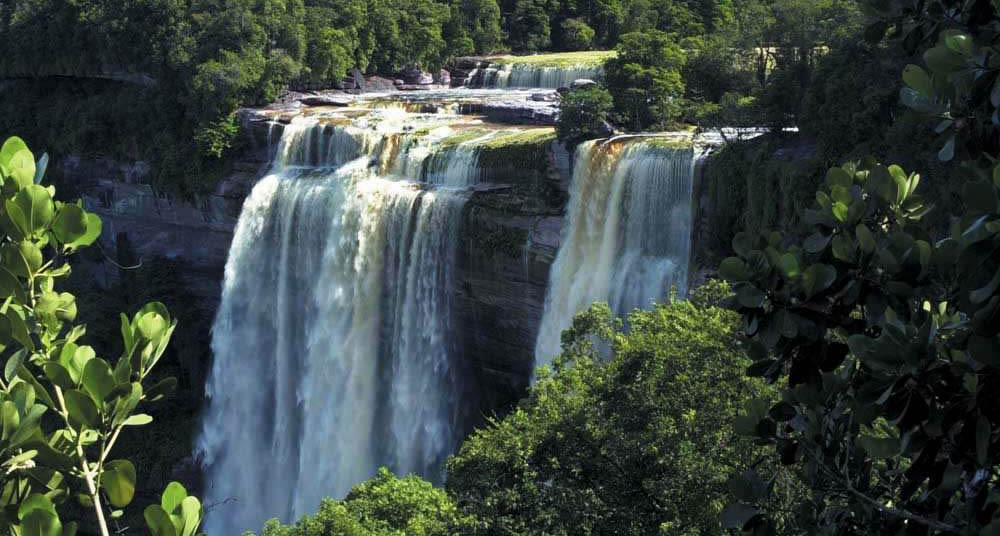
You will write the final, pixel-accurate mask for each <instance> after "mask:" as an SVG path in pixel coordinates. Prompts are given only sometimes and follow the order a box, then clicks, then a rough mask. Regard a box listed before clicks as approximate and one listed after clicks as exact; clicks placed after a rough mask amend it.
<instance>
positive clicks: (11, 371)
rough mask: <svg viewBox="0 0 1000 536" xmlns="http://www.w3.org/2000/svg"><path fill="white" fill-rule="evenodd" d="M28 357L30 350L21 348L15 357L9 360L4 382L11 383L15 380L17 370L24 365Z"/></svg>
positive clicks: (4, 371) (4, 370)
mask: <svg viewBox="0 0 1000 536" xmlns="http://www.w3.org/2000/svg"><path fill="white" fill-rule="evenodd" d="M27 357H28V350H26V349H24V348H21V349H20V350H18V351H17V352H15V353H14V355H12V356H10V358H9V359H7V366H5V367H4V369H3V378H4V381H6V382H7V383H10V380H11V379H13V378H14V376H15V375H16V374H17V369H18V367H20V366H21V365H23V364H24V360H25V359H27Z"/></svg>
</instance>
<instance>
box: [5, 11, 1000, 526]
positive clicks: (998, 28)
mask: <svg viewBox="0 0 1000 536" xmlns="http://www.w3.org/2000/svg"><path fill="white" fill-rule="evenodd" d="M998 38H1000V4H998V3H997V2H995V1H992V2H991V1H990V0H125V1H120V0H115V1H112V0H73V1H66V0H14V1H12V2H5V3H3V5H0V88H2V89H3V98H2V99H0V118H3V119H2V122H0V134H2V135H3V137H4V139H7V141H6V143H4V145H3V146H2V149H0V193H2V196H3V199H4V203H3V204H2V206H0V227H2V229H3V233H4V234H3V240H2V244H0V268H2V269H0V287H3V289H4V291H5V294H6V298H5V301H4V303H3V305H2V306H0V360H2V362H3V363H4V364H5V366H4V369H3V374H2V378H0V418H2V425H3V430H2V437H0V465H2V469H3V470H2V471H0V530H3V531H4V532H7V533H9V534H11V535H18V536H29V535H30V536H73V535H74V534H77V533H80V534H101V535H102V536H110V534H112V533H124V534H133V533H135V534H139V533H142V534H153V535H155V536H191V535H195V534H199V533H200V531H201V530H204V521H205V519H206V517H207V516H211V515H212V510H213V509H216V508H224V507H225V505H224V504H209V503H206V502H205V500H204V498H201V499H199V498H198V497H196V495H197V493H198V492H200V491H201V490H190V494H189V490H188V489H186V488H185V487H184V486H183V485H181V484H180V483H178V482H171V483H169V484H167V485H166V486H165V489H157V490H156V495H155V497H154V498H153V499H152V500H150V499H149V497H148V496H146V495H148V494H146V495H143V494H142V492H144V491H146V490H145V486H144V483H143V478H144V477H143V470H144V467H143V463H142V462H141V461H139V460H140V459H142V456H144V455H145V454H144V453H143V452H142V450H141V447H136V445H137V444H139V445H141V442H140V443H132V442H130V440H129V439H128V437H129V435H132V436H133V437H136V436H141V434H143V430H157V431H158V432H157V433H160V432H162V433H163V434H165V435H170V434H172V433H176V434H177V435H179V436H180V437H182V438H183V440H184V441H188V440H190V438H189V437H188V436H190V435H191V433H192V432H190V430H189V429H190V428H192V427H193V426H194V425H192V424H190V423H187V424H182V425H178V422H179V421H185V422H186V421H189V420H193V419H194V418H193V417H190V416H189V415H188V413H185V414H184V416H183V417H176V418H170V417H169V416H166V415H165V414H166V413H168V411H163V410H161V411H157V410H156V409H155V408H156V407H157V404H159V405H160V407H166V408H168V409H169V408H171V407H172V406H170V405H169V404H170V402H169V400H170V397H171V396H175V391H176V390H177V388H178V384H179V382H178V379H177V378H175V377H174V376H177V375H179V374H180V375H183V374H187V373H186V372H184V371H185V370H186V369H185V368H184V366H182V364H180V362H179V361H178V359H181V358H179V357H178V356H177V352H179V350H177V349H176V346H177V341H176V340H175V341H174V343H173V344H171V342H170V341H171V338H172V337H173V335H174V331H175V328H177V326H178V322H180V323H181V324H183V322H184V316H185V315H186V314H187V311H184V310H182V312H181V313H180V314H178V313H177V312H176V311H175V313H174V315H172V314H171V312H169V311H168V310H167V307H166V306H165V305H163V304H162V303H160V302H159V301H152V302H151V303H149V304H145V305H143V304H141V303H139V301H140V298H143V299H144V298H146V297H147V295H150V294H155V292H153V291H151V290H149V289H148V288H144V284H143V283H142V282H137V281H136V280H132V279H124V280H123V282H122V283H120V284H119V285H118V286H117V287H115V292H116V293H120V294H121V295H120V296H119V295H115V296H101V295H100V294H99V291H97V292H98V295H97V296H96V297H95V296H93V295H92V294H93V293H94V292H95V291H94V290H93V289H89V290H87V289H81V288H80V282H79V281H77V282H74V284H73V286H69V285H68V284H67V281H68V279H69V277H70V272H71V267H72V266H75V263H77V260H78V259H80V258H81V257H82V256H83V255H85V254H87V253H88V251H90V252H93V251H94V250H95V249H99V248H100V247H101V246H99V244H98V242H97V241H98V237H99V236H100V234H101V232H102V222H101V218H100V217H98V216H97V215H96V214H94V213H92V210H93V209H92V207H88V206H85V205H84V203H82V202H71V201H70V200H68V199H63V198H62V197H60V196H58V195H57V191H56V187H55V186H51V185H50V183H52V181H50V180H49V179H47V177H46V173H47V171H48V170H47V167H48V163H49V156H48V155H59V154H74V155H89V156H100V157H108V158H117V159H122V160H142V161H146V162H149V163H150V164H151V169H152V170H153V171H152V181H153V187H154V188H155V191H156V192H157V195H163V196H166V195H171V196H177V197H178V198H179V199H185V198H188V199H189V198H198V196H200V195H203V194H205V193H206V192H208V191H210V190H211V189H212V188H214V187H215V184H216V182H217V181H218V180H219V178H220V177H221V176H222V175H224V174H225V173H227V172H228V171H230V168H231V162H230V160H229V159H230V157H231V155H232V154H234V153H235V152H238V151H240V150H241V149H243V148H244V147H243V145H245V144H246V143H247V142H246V136H245V132H243V129H244V128H245V127H244V125H241V124H240V123H239V121H238V119H237V111H238V110H240V109H241V108H244V107H253V106H264V105H267V104H269V103H272V102H275V101H277V100H280V99H281V97H282V95H284V94H286V92H288V91H310V90H314V89H327V88H334V87H340V85H341V84H342V83H343V82H344V80H345V78H347V77H348V76H351V73H352V71H354V70H358V71H360V72H361V73H364V74H366V75H372V76H381V77H387V78H390V79H391V78H394V77H397V76H398V75H399V73H401V72H402V71H404V70H406V69H408V68H411V67H414V66H415V67H416V68H417V69H420V70H426V71H429V72H438V71H440V70H441V69H442V68H446V67H448V66H449V65H451V64H453V62H454V61H455V59H456V58H459V57H465V56H477V57H479V56H481V57H488V56H492V55H500V54H512V55H515V56H520V55H529V54H534V53H541V52H576V51H587V50H614V51H615V54H614V55H613V56H611V57H610V58H609V59H607V60H606V61H605V62H604V63H603V64H602V66H601V69H602V76H601V77H600V79H599V80H598V83H597V84H587V85H586V87H584V88H582V89H573V90H568V91H565V92H562V90H560V93H561V97H560V100H559V104H558V108H559V119H558V122H557V123H556V124H555V133H556V135H557V136H558V140H559V142H560V143H561V144H563V145H564V146H565V147H566V148H567V149H568V150H569V151H570V153H571V154H573V151H574V150H576V151H577V153H576V154H578V155H579V154H582V153H580V151H588V150H595V149H594V148H593V146H592V145H589V144H590V143H593V142H592V140H595V139H597V138H606V137H607V134H608V133H609V132H611V133H616V134H617V135H619V136H621V137H628V136H629V135H630V134H636V133H638V134H641V135H647V134H648V133H651V132H664V131H674V132H681V131H690V132H695V133H699V134H700V133H702V132H718V133H719V136H721V138H722V141H721V142H720V143H719V145H718V147H716V148H715V149H714V151H713V153H712V154H711V155H710V156H709V157H708V159H707V163H706V164H705V171H704V172H703V175H702V178H701V181H702V183H701V186H699V188H700V189H701V190H700V192H701V193H702V195H703V198H704V199H707V200H709V201H708V202H709V204H710V205H711V210H709V211H708V212H707V215H705V216H704V217H702V218H701V220H700V225H702V226H704V227H705V228H704V229H699V230H697V231H698V232H699V233H700V234H701V236H704V237H706V238H705V239H704V240H702V241H701V242H700V245H699V247H698V250H697V251H694V252H692V260H691V263H692V265H697V267H698V268H700V271H699V275H698V277H697V278H695V277H691V279H692V280H694V279H698V281H697V283H696V284H694V285H692V287H691V289H690V290H689V291H688V292H687V293H686V295H684V296H678V294H677V291H676V289H674V290H672V291H670V292H668V293H667V294H665V295H659V296H657V301H658V303H657V304H656V305H655V306H652V307H649V308H646V309H645V310H642V309H639V310H635V311H632V312H626V313H625V314H621V313H620V312H618V311H616V310H613V309H614V307H613V304H611V305H609V303H607V302H608V301H610V299H609V300H604V302H603V303H602V302H601V301H598V302H597V303H594V304H593V305H590V306H588V307H587V308H586V309H585V310H583V311H581V312H579V314H577V315H576V316H575V317H574V318H573V319H572V324H571V325H570V327H569V328H568V329H566V330H565V331H563V332H562V335H561V339H560V343H561V353H560V355H559V356H558V357H556V358H555V359H554V360H553V361H552V362H551V363H550V364H546V365H544V366H541V367H540V368H538V369H537V371H536V372H534V374H533V376H532V377H531V385H530V387H529V388H528V389H527V390H526V392H524V393H522V395H523V396H521V397H519V400H517V401H516V403H515V404H512V405H511V406H510V407H507V408H505V409H504V410H503V411H498V412H497V413H495V414H492V415H485V416H484V417H483V419H482V421H483V422H482V423H481V426H479V427H478V428H476V429H475V430H474V431H472V433H471V434H470V435H468V437H464V438H463V439H462V441H461V442H460V445H459V447H458V448H457V450H456V451H455V452H453V453H450V454H451V455H449V456H448V457H447V459H446V461H445V462H444V463H443V466H442V467H441V468H440V472H441V473H442V475H443V476H442V478H436V477H435V476H434V475H431V476H428V475H416V474H395V473H394V472H393V471H391V470H390V469H391V468H382V469H379V470H378V471H377V473H375V474H374V476H373V477H372V478H371V479H369V480H366V481H364V482H361V483H358V484H357V485H355V486H353V487H352V489H351V490H350V492H349V493H347V494H346V496H344V497H330V498H328V499H325V500H323V502H322V504H321V505H320V507H319V509H318V511H315V512H314V513H309V514H307V515H304V516H301V517H300V518H299V519H273V520H271V521H268V522H266V524H264V525H263V526H260V527H254V528H253V529H252V532H248V533H247V535H248V536H252V535H253V534H260V535H261V536H321V535H345V536H346V535H351V536H367V535H372V536H375V535H378V536H389V535H393V536H395V535H405V536H411V535H412V536H445V535H466V534H468V535H482V536H487V535H488V536H501V535H546V536H549V535H551V536H558V535H570V534H593V535H605V534H608V535H610V534H628V535H650V534H659V535H663V536H668V535H669V536H693V535H736V534H741V535H752V536H767V535H789V536H791V535H813V534H822V535H830V536H833V535H837V536H841V535H868V534H887V535H913V536H929V535H949V534H955V535H968V536H998V535H1000V471H998V467H1000V462H998V460H1000V160H998V159H1000V41H998ZM286 123H288V122H286ZM375 128H376V127H371V130H375ZM8 135H9V136H12V137H10V138H9V139H8V138H7V136H8ZM15 136H16V137H15ZM531 139H533V138H531ZM522 140H523V139H522ZM465 141H468V140H467V139H465V138H463V139H462V142H465ZM310 143H312V142H310ZM525 143H527V142H525ZM460 144H461V143H459V142H456V143H455V145H460ZM497 145H499V144H497ZM803 146H807V149H801V148H802V147H803ZM796 152H798V153H805V156H796V155H793V156H790V157H789V156H787V154H788V153H796ZM43 154H44V156H42V155H43ZM532 154H534V153H532ZM583 154H585V153H583ZM539 159H541V158H539ZM364 167H367V168H376V167H377V166H376V163H375V162H374V161H373V162H371V163H368V162H366V165H365V166H364ZM524 173H525V174H527V173H528V172H527V171H525V172H524ZM53 184H56V183H53ZM57 184H58V188H59V191H60V192H62V191H63V190H69V191H70V192H74V190H73V186H72V185H64V184H62V183H57ZM360 197H361V195H360V194H359V195H358V198H360ZM570 202H571V203H572V200H571V201H570ZM248 203H249V201H248ZM345 203H347V201H345ZM428 203H429V202H428ZM417 205H418V206H419V203H417ZM248 206H249V205H248ZM300 210H301V209H300ZM517 210H524V207H523V206H522V207H517V208H515V209H510V211H511V212H517ZM303 212H304V211H303ZM303 217H304V216H303ZM412 217H413V218H415V216H412ZM343 219H344V221H347V216H343ZM344 225H345V226H348V225H347V224H344ZM657 231H658V232H662V233H663V234H667V233H668V232H669V229H666V228H663V229H657ZM689 234H690V233H689ZM563 237H564V240H566V235H565V232H564V235H563ZM414 240H415V239H410V241H411V242H412V241H414ZM301 241H302V242H303V243H304V242H306V241H307V239H306V238H301ZM355 242H357V240H355ZM233 247H234V251H235V248H236V246H235V245H234V246H233ZM247 247H249V246H247ZM345 247H346V246H341V249H343V248H345ZM515 249H516V248H515ZM271 253H272V252H270V251H268V250H265V249H264V247H263V246H260V252H252V254H251V256H260V257H263V256H267V255H270V254H271ZM515 253H516V254H518V255H520V254H521V252H520V251H519V250H517V251H515ZM230 255H231V257H230V264H229V265H227V274H226V277H227V279H226V283H227V285H228V284H229V283H230V279H229V278H231V277H232V275H231V274H229V273H228V271H229V270H230V268H229V267H230V266H232V262H233V258H234V256H233V255H235V254H234V253H231V254H230ZM524 255H525V259H527V253H525V254H524ZM436 260H438V261H440V263H441V264H442V265H444V264H446V261H445V260H443V258H441V259H436ZM448 262H450V261H448ZM357 264H358V265H361V264H363V263H361V262H360V261H359V262H357ZM525 264H527V260H525ZM164 266H166V265H164ZM253 266H254V267H256V265H253ZM164 269H165V270H168V271H169V269H167V268H164ZM554 269H555V268H553V270H554ZM527 270H528V269H527V268H525V271H526V272H527ZM258 271H260V272H265V271H266V270H265V269H259V270H258ZM306 275H307V276H311V275H312V274H306ZM685 275H686V274H685ZM317 277H319V276H317ZM226 288H227V291H230V292H238V291H242V292H246V289H245V288H238V289H237V290H236V291H231V290H230V289H229V287H228V286H227V287H226ZM685 288H686V283H685ZM67 290H70V291H72V292H73V293H71V292H68V291H67ZM338 292H344V291H343V290H342V289H340V290H338ZM386 292H388V291H386ZM74 293H76V294H78V295H79V299H78V296H76V295H74ZM85 294H86V296H85ZM78 304H79V305H80V311H79V312H78V310H77V305H78ZM88 306H89V307H91V309H92V310H91V311H90V312H87V311H85V310H84V309H85V307H88ZM119 306H120V307H122V308H126V307H127V308H129V309H130V310H128V311H125V312H123V313H122V314H121V315H120V317H119V315H118V313H119V311H118V310H114V311H110V310H108V309H112V308H115V307H119ZM309 307H310V305H308V304H303V305H301V308H302V309H303V310H305V309H308V308H309ZM172 308H173V307H172ZM277 314H280V312H278V313H277ZM220 315H221V313H220ZM355 316H360V313H356V314H355ZM355 316H350V318H352V319H353V318H355ZM220 318H221V316H220ZM331 322H332V321H331ZM84 323H86V324H87V325H86V326H85V325H84ZM383 329H386V328H383ZM213 330H215V331H216V332H221V331H223V328H222V327H218V326H217V327H215V328H213ZM304 336H305V337H308V336H309V334H305V335H304ZM87 337H90V338H91V339H93V340H94V341H95V342H92V343H91V344H93V347H92V346H89V345H87V344H85V343H84V341H85V340H87ZM310 341H312V339H310ZM168 345H170V349H171V350H170V351H168ZM275 351H276V352H277V351H278V350H275ZM116 354H117V355H116ZM113 355H114V357H112V356H113ZM157 365H159V367H157ZM193 381H194V380H192V379H191V378H186V377H184V378H181V380H180V384H181V386H182V388H184V389H188V388H189V387H188V384H189V383H192V382H193ZM201 381H202V382H204V381H205V380H204V379H202V380H201ZM232 381H236V379H232ZM247 381H254V382H259V383H260V385H261V387H260V389H265V390H266V389H267V388H266V387H264V383H265V379H263V378H251V379H249V380H247ZM345 385H346V384H345ZM194 391H198V389H194ZM275 396H276V398H278V395H275ZM298 396H299V397H300V398H299V401H298V403H299V404H300V405H301V404H303V402H302V399H303V398H304V396H303V395H301V393H299V395H298ZM150 408H154V409H150ZM151 415H152V416H151ZM164 417H165V418H164ZM161 421H164V422H165V424H161ZM161 426H162V427H163V428H158V427H161ZM178 426H179V428H174V427H178ZM180 428H183V430H184V431H183V432H181V431H178V430H179V429H180ZM289 433H291V432H289ZM119 437H122V438H123V439H122V442H119ZM158 437H159V436H158ZM275 441H277V440H275ZM171 445H173V443H171ZM181 448H182V449H183V448H187V447H181ZM276 463H277V462H276ZM270 470H271V468H267V467H253V466H248V467H245V471H247V472H258V471H259V472H266V471H270ZM158 484H159V482H157V485H158ZM137 490H139V492H137ZM288 500H289V501H290V500H291V498H288ZM278 515H279V514H278V512H275V513H274V516H275V517H277V516H278ZM265 519H267V518H265ZM209 536H214V534H211V533H210V534H209Z"/></svg>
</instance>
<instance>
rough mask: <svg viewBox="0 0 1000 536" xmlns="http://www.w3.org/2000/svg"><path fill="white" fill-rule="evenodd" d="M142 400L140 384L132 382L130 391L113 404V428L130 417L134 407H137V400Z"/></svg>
mask: <svg viewBox="0 0 1000 536" xmlns="http://www.w3.org/2000/svg"><path fill="white" fill-rule="evenodd" d="M141 399H142V384H140V383H139V382H132V386H131V389H129V392H128V395H127V396H122V397H121V398H119V399H118V401H117V402H115V410H114V415H113V419H114V420H113V422H114V425H115V426H118V425H120V424H122V423H124V422H125V421H126V420H127V419H128V418H129V417H130V416H132V412H133V411H135V408H136V406H138V405H139V400H141Z"/></svg>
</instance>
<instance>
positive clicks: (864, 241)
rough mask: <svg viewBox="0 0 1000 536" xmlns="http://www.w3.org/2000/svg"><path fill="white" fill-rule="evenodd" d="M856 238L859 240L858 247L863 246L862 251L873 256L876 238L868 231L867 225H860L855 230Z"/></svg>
mask: <svg viewBox="0 0 1000 536" xmlns="http://www.w3.org/2000/svg"><path fill="white" fill-rule="evenodd" d="M854 234H855V236H857V238H858V245H859V246H861V251H863V252H865V253H866V254H871V253H874V252H875V247H876V244H875V236H874V235H872V232H871V231H870V230H868V226H866V225H865V224H863V223H862V224H859V225H858V226H857V228H856V229H855V230H854Z"/></svg>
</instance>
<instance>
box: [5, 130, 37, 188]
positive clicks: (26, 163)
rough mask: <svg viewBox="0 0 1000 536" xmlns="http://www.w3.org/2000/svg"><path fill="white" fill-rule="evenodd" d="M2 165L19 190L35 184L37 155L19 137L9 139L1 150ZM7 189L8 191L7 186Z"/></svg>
mask: <svg viewBox="0 0 1000 536" xmlns="http://www.w3.org/2000/svg"><path fill="white" fill-rule="evenodd" d="M0 165H2V166H3V167H4V169H6V170H7V173H8V175H9V176H10V177H11V178H13V179H14V184H15V185H16V186H17V188H18V189H20V188H24V187H25V186H28V185H30V184H34V183H35V155H33V154H31V151H30V150H28V146H27V145H25V143H24V141H23V140H21V138H18V137H12V138H8V139H7V141H6V142H5V143H4V144H3V148H0ZM4 186H5V189H6V185H4Z"/></svg>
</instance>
